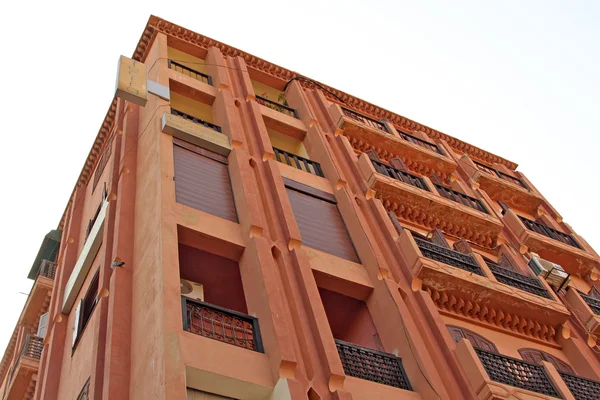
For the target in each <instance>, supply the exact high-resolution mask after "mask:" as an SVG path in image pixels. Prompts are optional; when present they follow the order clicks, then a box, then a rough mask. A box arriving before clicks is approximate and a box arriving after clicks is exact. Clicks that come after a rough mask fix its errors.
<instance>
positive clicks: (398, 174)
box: [371, 160, 429, 191]
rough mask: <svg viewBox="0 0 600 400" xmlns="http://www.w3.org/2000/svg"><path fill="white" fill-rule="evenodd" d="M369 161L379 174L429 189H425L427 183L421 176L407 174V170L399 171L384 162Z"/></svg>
mask: <svg viewBox="0 0 600 400" xmlns="http://www.w3.org/2000/svg"><path fill="white" fill-rule="evenodd" d="M371 162H372V163H373V167H375V171H377V172H379V173H380V174H383V175H385V176H389V177H390V178H393V179H396V180H398V181H401V182H404V183H408V184H409V185H412V186H414V187H418V188H419V189H423V190H427V191H429V189H427V185H425V182H424V181H423V179H422V178H420V177H418V176H415V175H412V174H409V173H408V172H404V171H400V170H399V169H396V168H394V167H391V166H389V165H385V164H384V163H382V162H379V161H375V160H371Z"/></svg>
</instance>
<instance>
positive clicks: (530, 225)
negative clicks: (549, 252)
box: [519, 215, 581, 249]
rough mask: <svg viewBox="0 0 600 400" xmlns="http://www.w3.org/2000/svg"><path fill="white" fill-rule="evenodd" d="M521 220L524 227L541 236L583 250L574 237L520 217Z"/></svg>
mask: <svg viewBox="0 0 600 400" xmlns="http://www.w3.org/2000/svg"><path fill="white" fill-rule="evenodd" d="M519 218H520V219H521V222H523V225H525V227H526V228H527V229H529V230H530V231H533V232H536V233H539V234H540V235H544V236H546V237H549V238H550V239H554V240H558V241H559V242H562V243H564V244H568V245H569V246H573V247H577V248H578V249H581V246H580V245H579V243H577V241H575V239H573V236H571V235H568V234H566V233H562V232H559V231H557V230H556V229H553V228H550V227H549V226H546V225H544V224H540V223H539V222H536V221H532V220H530V219H527V218H524V217H521V216H520V215H519Z"/></svg>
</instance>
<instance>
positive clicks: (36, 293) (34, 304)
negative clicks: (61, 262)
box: [19, 260, 57, 326]
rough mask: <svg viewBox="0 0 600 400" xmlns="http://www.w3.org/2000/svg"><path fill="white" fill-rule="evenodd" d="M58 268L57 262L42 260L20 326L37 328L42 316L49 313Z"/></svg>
mask: <svg viewBox="0 0 600 400" xmlns="http://www.w3.org/2000/svg"><path fill="white" fill-rule="evenodd" d="M56 270H57V266H56V263H55V262H52V261H48V260H42V261H41V262H40V268H39V270H38V274H37V276H36V278H35V281H34V283H33V286H32V288H31V290H30V292H29V296H28V297H27V301H26V302H25V306H24V307H23V311H22V313H21V318H20V319H19V324H21V325H29V326H35V325H36V324H37V322H38V318H39V316H40V315H41V314H44V313H45V312H47V311H48V304H49V303H50V296H51V294H52V288H53V286H54V277H55V275H56Z"/></svg>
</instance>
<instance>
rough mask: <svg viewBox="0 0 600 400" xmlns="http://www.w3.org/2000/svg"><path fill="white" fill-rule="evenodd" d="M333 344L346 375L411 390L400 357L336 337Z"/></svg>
mask: <svg viewBox="0 0 600 400" xmlns="http://www.w3.org/2000/svg"><path fill="white" fill-rule="evenodd" d="M335 345H336V346H337V350H338V354H339V355H340V360H341V362H342V366H343V367H344V373H345V374H346V375H348V376H353V377H355V378H359V379H364V380H367V381H371V382H376V383H381V384H383V385H388V386H393V387H397V388H400V389H404V390H412V387H411V386H410V382H409V380H408V377H407V376H406V372H405V371H404V367H403V366H402V360H401V359H400V358H398V357H396V356H394V355H393V354H388V353H383V352H381V351H377V350H372V349H368V348H366V347H362V346H358V345H355V344H353V343H348V342H344V341H341V340H337V339H336V340H335Z"/></svg>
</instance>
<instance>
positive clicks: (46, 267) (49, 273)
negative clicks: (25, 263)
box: [40, 260, 56, 279]
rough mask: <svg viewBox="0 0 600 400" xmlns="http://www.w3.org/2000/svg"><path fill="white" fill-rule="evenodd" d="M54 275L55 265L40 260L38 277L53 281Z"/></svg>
mask: <svg viewBox="0 0 600 400" xmlns="http://www.w3.org/2000/svg"><path fill="white" fill-rule="evenodd" d="M55 275H56V263H55V262H52V261H48V260H42V263H41V265H40V276H44V277H46V278H50V279H54V276H55Z"/></svg>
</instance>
